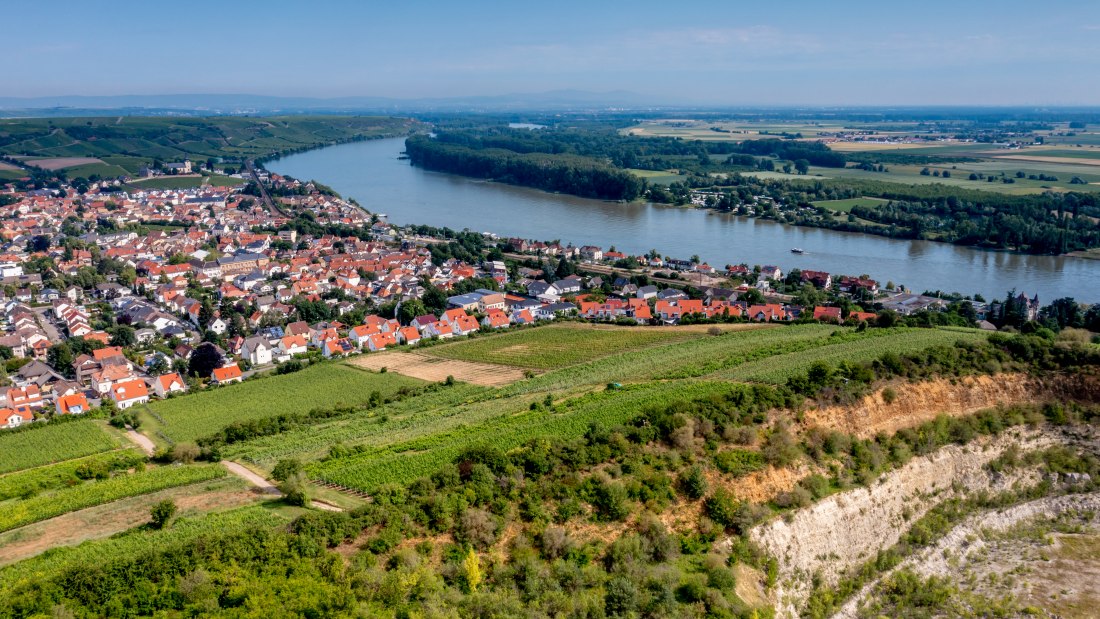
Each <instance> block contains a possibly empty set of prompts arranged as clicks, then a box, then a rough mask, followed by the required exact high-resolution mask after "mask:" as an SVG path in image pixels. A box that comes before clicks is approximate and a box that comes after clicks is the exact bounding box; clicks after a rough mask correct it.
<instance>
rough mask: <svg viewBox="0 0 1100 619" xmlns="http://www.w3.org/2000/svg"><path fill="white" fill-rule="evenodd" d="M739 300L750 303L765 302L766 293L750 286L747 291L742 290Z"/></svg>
mask: <svg viewBox="0 0 1100 619" xmlns="http://www.w3.org/2000/svg"><path fill="white" fill-rule="evenodd" d="M738 300H739V301H744V302H745V303H748V304H749V305H759V304H761V303H763V302H764V295H763V294H762V293H761V292H760V291H759V290H757V289H756V288H749V289H748V290H746V291H745V292H742V293H741V295H740V296H739V297H738Z"/></svg>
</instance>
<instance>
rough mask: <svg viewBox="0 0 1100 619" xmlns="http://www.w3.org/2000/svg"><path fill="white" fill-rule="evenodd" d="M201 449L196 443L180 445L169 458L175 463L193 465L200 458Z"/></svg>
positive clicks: (176, 446)
mask: <svg viewBox="0 0 1100 619" xmlns="http://www.w3.org/2000/svg"><path fill="white" fill-rule="evenodd" d="M199 453H200V452H199V448H198V446H197V445H195V444H194V443H178V444H176V445H175V446H173V447H172V450H171V451H170V452H169V457H170V458H171V459H172V461H173V462H180V463H183V464H191V463H192V462H194V461H195V459H196V458H198V457H199Z"/></svg>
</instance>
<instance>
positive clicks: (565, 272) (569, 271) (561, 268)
mask: <svg viewBox="0 0 1100 619" xmlns="http://www.w3.org/2000/svg"><path fill="white" fill-rule="evenodd" d="M576 272H577V269H576V268H575V267H574V266H573V263H572V262H569V261H568V260H566V259H565V256H562V257H561V258H560V259H558V267H557V268H556V269H554V276H555V277H557V278H558V279H565V278H566V277H569V276H570V275H573V274H574V273H576Z"/></svg>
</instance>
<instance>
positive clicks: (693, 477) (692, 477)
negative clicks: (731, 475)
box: [679, 466, 707, 499]
mask: <svg viewBox="0 0 1100 619" xmlns="http://www.w3.org/2000/svg"><path fill="white" fill-rule="evenodd" d="M679 486H680V491H681V492H683V493H684V495H686V496H687V497H688V498H691V499H701V498H703V497H704V496H705V495H706V494H707V478H706V477H705V476H704V475H703V469H702V468H700V467H698V466H693V467H691V468H689V469H687V470H685V471H684V472H683V473H680V480H679Z"/></svg>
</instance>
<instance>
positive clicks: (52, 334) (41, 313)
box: [33, 307, 65, 344]
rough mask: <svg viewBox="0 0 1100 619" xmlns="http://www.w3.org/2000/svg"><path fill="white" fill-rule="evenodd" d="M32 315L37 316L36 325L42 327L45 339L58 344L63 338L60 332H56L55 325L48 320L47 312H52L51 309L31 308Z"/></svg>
mask: <svg viewBox="0 0 1100 619" xmlns="http://www.w3.org/2000/svg"><path fill="white" fill-rule="evenodd" d="M33 309H34V313H35V314H38V324H40V325H42V329H43V330H44V331H45V332H46V337H48V338H50V341H51V342H53V343H55V344H56V343H58V342H61V341H62V340H64V339H65V338H64V337H62V336H61V332H60V331H58V330H57V325H55V324H54V323H53V321H52V320H50V319H49V316H48V312H51V311H53V308H51V307H36V308H33Z"/></svg>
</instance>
